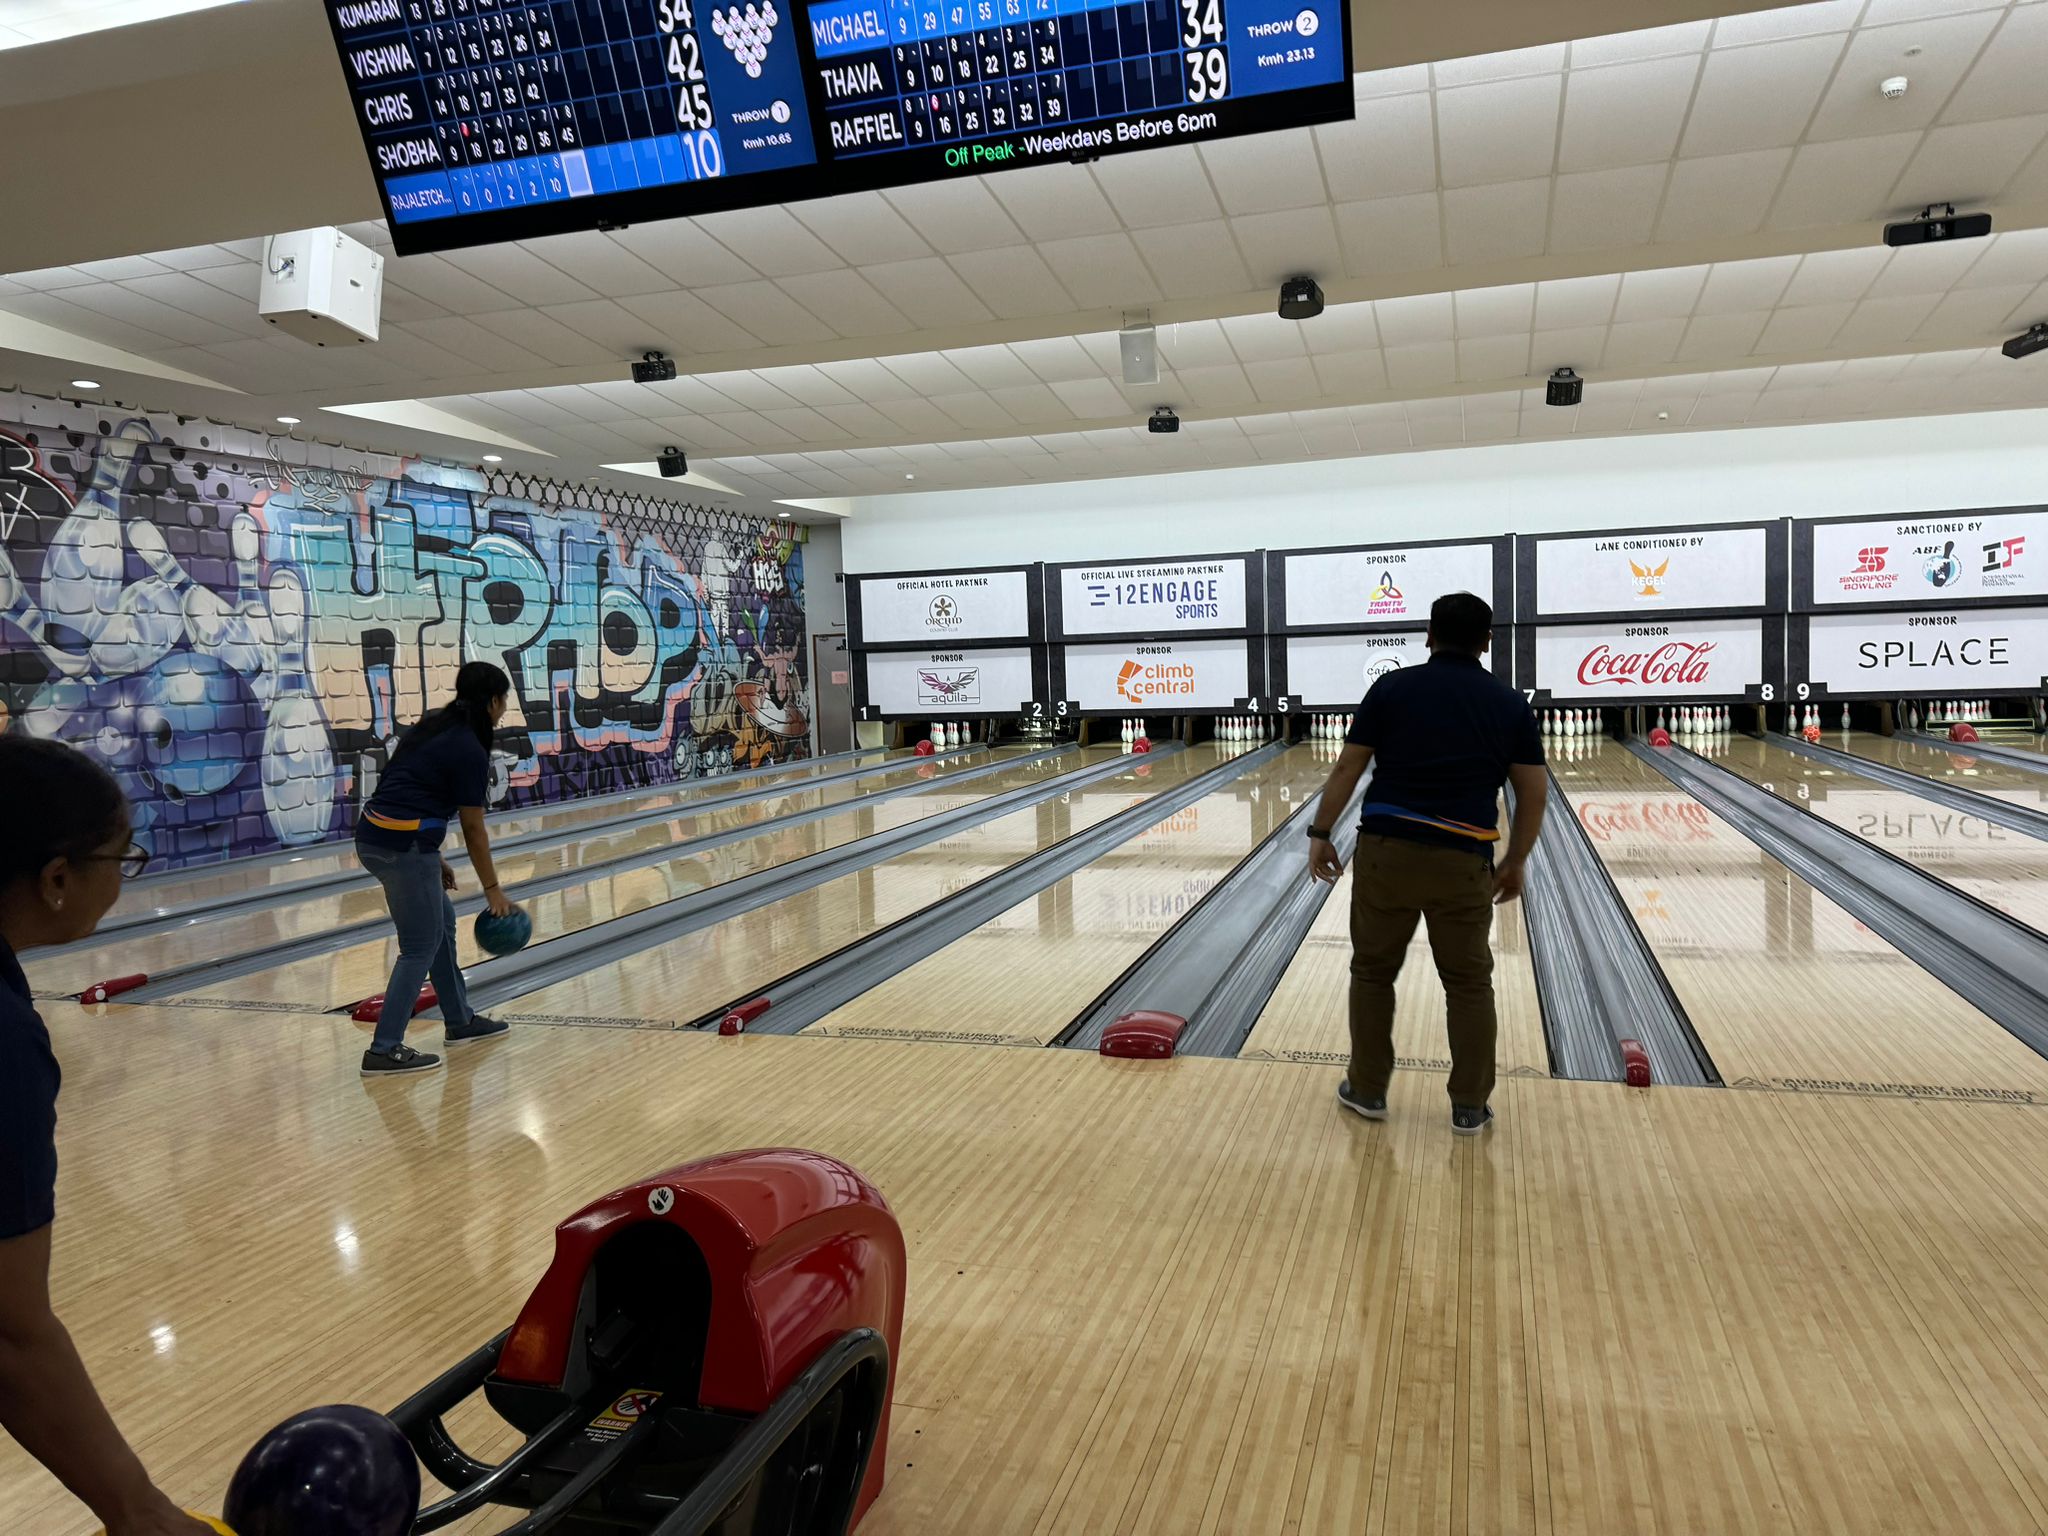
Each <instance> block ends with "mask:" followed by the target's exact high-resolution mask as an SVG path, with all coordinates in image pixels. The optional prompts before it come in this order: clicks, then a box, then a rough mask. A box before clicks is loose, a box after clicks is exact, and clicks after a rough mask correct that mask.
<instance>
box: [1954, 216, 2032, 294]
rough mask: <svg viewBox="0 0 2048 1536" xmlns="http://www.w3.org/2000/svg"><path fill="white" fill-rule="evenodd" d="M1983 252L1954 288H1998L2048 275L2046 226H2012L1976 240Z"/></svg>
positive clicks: (2030, 281)
mask: <svg viewBox="0 0 2048 1536" xmlns="http://www.w3.org/2000/svg"><path fill="white" fill-rule="evenodd" d="M1980 243H1981V245H1982V248H1983V254H1982V255H1981V256H1979V257H1978V259H1977V260H1976V261H1975V262H1974V263H1972V264H1971V267H1970V270H1969V271H1967V272H1965V273H1964V274H1963V275H1962V277H1961V278H1960V279H1958V280H1957V283H1956V286H1957V287H1958V288H1998V287H2003V286H2005V285H2007V284H2010V283H2034V282H2038V281H2040V280H2041V278H2043V277H2044V276H2048V229H2015V230H2008V231H2006V232H2005V233H2004V234H1998V235H1993V236H1992V237H1991V238H1990V239H1989V240H1985V241H1982V242H1980Z"/></svg>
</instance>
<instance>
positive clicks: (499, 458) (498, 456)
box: [484, 453, 505, 464]
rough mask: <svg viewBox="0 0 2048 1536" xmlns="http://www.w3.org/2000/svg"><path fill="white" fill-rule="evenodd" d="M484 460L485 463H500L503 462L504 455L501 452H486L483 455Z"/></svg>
mask: <svg viewBox="0 0 2048 1536" xmlns="http://www.w3.org/2000/svg"><path fill="white" fill-rule="evenodd" d="M484 462H485V463H486V464H502V463H504V462H505V455H503V454H502V453H487V454H485V455H484Z"/></svg>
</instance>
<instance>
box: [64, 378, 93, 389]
mask: <svg viewBox="0 0 2048 1536" xmlns="http://www.w3.org/2000/svg"><path fill="white" fill-rule="evenodd" d="M71 387H72V388H73V389H98V388H99V387H100V381H99V380H98V379H73V380H72V381H71Z"/></svg>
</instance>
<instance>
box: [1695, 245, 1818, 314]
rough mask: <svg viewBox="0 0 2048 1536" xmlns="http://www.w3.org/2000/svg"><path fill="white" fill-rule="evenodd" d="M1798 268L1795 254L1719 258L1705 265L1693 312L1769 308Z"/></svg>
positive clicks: (1722, 312) (1726, 312)
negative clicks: (1703, 284)
mask: <svg viewBox="0 0 2048 1536" xmlns="http://www.w3.org/2000/svg"><path fill="white" fill-rule="evenodd" d="M1798 270H1799V258H1798V257H1797V256H1767V257H1763V258H1760V259H1758V260H1755V261H1720V262H1716V263H1715V264H1714V265H1713V266H1712V267H1710V268H1708V269H1707V286H1706V287H1705V289H1704V290H1702V291H1701V293H1700V298H1699V302H1698V303H1697V304H1695V305H1694V306H1693V313H1694V314H1699V315H1732V314H1738V313H1740V312H1742V311H1744V310H1751V309H1758V310H1761V309H1769V308H1770V307H1771V306H1772V305H1774V304H1776V303H1777V302H1778V300H1779V297H1780V296H1781V295H1782V294H1783V293H1784V292H1785V289H1786V287H1787V285H1789V284H1790V283H1791V281H1792V274H1793V273H1794V272H1796V271H1798Z"/></svg>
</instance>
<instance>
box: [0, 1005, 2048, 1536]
mask: <svg viewBox="0 0 2048 1536" xmlns="http://www.w3.org/2000/svg"><path fill="white" fill-rule="evenodd" d="M53 1023H54V1024H55V1026H56V1037H57V1045H58V1049H59V1051H60V1053H61V1054H62V1056H63V1058H64V1062H65V1068H66V1082H65V1097H64V1115H63V1127H62V1132H61V1134H62V1139H63V1146H62V1152H63V1174H62V1179H61V1185H60V1191H59V1194H60V1209H61V1211H62V1212H63V1214H62V1216H61V1217H60V1219H59V1223H58V1242H57V1252H56V1291H57V1298H58V1304H59V1306H60V1308H61V1310H62V1312H63V1313H64V1315H65V1316H66V1317H67V1318H68V1320H69V1321H70V1324H71V1326H72V1328H73V1330H74V1331H75V1333H76V1335H77V1338H78V1341H79V1343H80V1346H81V1347H82V1349H83V1351H84V1354H85V1358H86V1360H87V1361H88V1363H89V1365H90V1367H91V1369H92V1370H93V1372H94V1374H95V1376H96V1377H97V1379H98V1380H99V1382H100V1384H101V1386H102V1387H103V1389H104V1390H105V1392H106V1393H107V1395H108V1397H109V1399H110V1400H111V1402H112V1404H113V1406H114V1409H115V1411H116V1414H117V1416H118V1417H119V1418H120V1420H121V1422H122V1423H123V1425H124V1426H125V1427H126V1428H127V1430H128V1431H129V1433H130V1434H131V1435H132V1436H133V1437H134V1439H135V1440H136V1442H137V1443H138V1445H139V1446H140V1448H141V1450H142V1452H143V1454H144V1456H145V1457H146V1459H147V1460H148V1462H149V1464H150V1465H151V1467H152V1468H153V1469H154V1470H155V1472H156V1473H157V1475H158V1476H159V1478H160V1479H161V1480H162V1481H163V1482H164V1483H165V1485H166V1486H167V1487H168V1488H169V1489H171V1490H172V1491H173V1492H174V1493H175V1494H177V1495H178V1496H180V1497H182V1498H185V1499H188V1500H190V1501H193V1502H195V1503H197V1504H201V1505H205V1506H210V1507H216V1508H217V1507H218V1505H219V1502H220V1500H221V1498H222V1495H223V1491H224V1487H225V1483H226V1480H227V1477H228V1475H229V1472H230V1471H231V1469H232V1467H233V1465H234V1462H235V1461H236V1459H237V1458H238V1457H239V1455H240V1454H241V1452H242V1450H243V1449H244V1448H245V1447H246V1445H247V1444H248V1442H249V1441H250V1440H251V1439H252V1438H253V1436H254V1435H255V1434H257V1433H258V1432H259V1431H260V1430H261V1429H262V1428H263V1427H264V1426H265V1425H267V1424H269V1423H271V1422H273V1421H275V1420H276V1419H278V1418H280V1417H282V1416H283V1415H285V1414H287V1413H289V1412H292V1411H294V1410H296V1409H299V1408H302V1407H305V1406H309V1405H311V1404H315V1403H320V1402H329V1401H337V1400H344V1401H360V1402H365V1403H369V1404H372V1405H376V1406H385V1407H388V1406H390V1405H391V1404H393V1403H395V1402H396V1401H397V1400H398V1399H399V1398H401V1397H402V1396H404V1395H405V1394H406V1393H407V1392H409V1391H410V1390H412V1389H413V1388H415V1387H417V1386H418V1385H420V1384H421V1383H422V1382H423V1381H424V1380H426V1379H427V1378H428V1377H429V1376H431V1375H432V1374H433V1373H434V1372H436V1371H438V1370H439V1369H441V1368H442V1367H443V1366H444V1365H446V1364H448V1363H450V1362H452V1361H454V1360H455V1359H456V1358H457V1357H458V1356H460V1355H461V1354H463V1353H464V1352H465V1351H466V1350H468V1349H469V1348H471V1347H473V1346H474V1345H475V1344H477V1343H479V1342H480V1341H482V1340H483V1339H484V1338H486V1337H487V1336H488V1335H489V1334H491V1333H492V1332H493V1331H494V1330H496V1329H497V1328H499V1327H501V1326H503V1325H504V1324H505V1323H506V1322H507V1321H509V1319H510V1318H511V1316H512V1314H513V1312H514V1311H515V1310H516V1308H517V1306H518V1305H519V1303H520V1301H521V1300H522V1299H523V1297H524V1295H525V1293H526V1291H527V1289H528V1288H529V1287H530V1285H531V1284H532V1282H533V1281H534V1280H535V1278H537V1276H538V1275H539V1273H540V1271H541V1269H542V1267H543V1265H544V1263H545V1261H546V1259H547V1256H548V1253H549V1251H550V1241H549V1237H550V1228H551V1226H552V1224H553V1223H554V1222H555V1221H556V1220H557V1219H559V1218H560V1217H562V1216H564V1215H566V1214H568V1213H569V1212H570V1211H571V1210H573V1209H575V1208H576V1207H577V1206H579V1205H581V1204H582V1203H584V1202H585V1201H586V1200H587V1199H589V1198H591V1197H592V1196H594V1195H595V1194H597V1193H599V1192H601V1191H603V1190H605V1189H607V1188H610V1187H612V1186H615V1185H617V1184H619V1183H622V1182H625V1181H626V1180H628V1179H630V1178H633V1177H636V1176H639V1175H642V1174H645V1173H648V1172H651V1171H654V1170H657V1169H659V1168H661V1167H664V1166H666V1165H668V1164H671V1163H674V1162H678V1161H681V1160H684V1159H688V1158H693V1157H697V1156H700V1155H703V1154H707V1153H711V1152H715V1151H720V1150H724V1149H729V1148H735V1147H743V1146H750V1145H764V1144H778V1143H782V1144H787V1143H797V1144H803V1145H808V1146H812V1147H816V1148H819V1149H821V1150H824V1151H827V1152H830V1153H833V1154H835V1155H837V1156H840V1157H843V1158H845V1159H847V1160H848V1161H850V1162H851V1163H853V1164H854V1165H855V1166H857V1167H859V1168H861V1169H862V1170H863V1171H865V1172H866V1173H867V1174H868V1175H869V1176H870V1177H872V1178H873V1179H874V1180H875V1181H876V1182H877V1183H878V1184H879V1185H880V1187H881V1188H882V1189H883V1190H884V1191H885V1192H886V1193H887V1195H888V1197H889V1199H890V1200H891V1201H892V1203H893V1205H894V1207H895V1209H896V1211H897V1213H898V1215H899V1217H900V1219H901V1221H902V1223H903V1227H904V1230H905V1234H906V1237H907V1239H908V1241H909V1245H910V1253H911V1259H912V1263H911V1274H910V1293H909V1316H908V1325H907V1332H906V1337H905V1341H904V1353H903V1357H902V1370H901V1375H900V1379H899V1383H898V1387H897V1393H896V1412H895V1422H894V1438H893V1439H892V1441H891V1443H890V1446H889V1451H888V1456H889V1461H888V1466H889V1473H888V1478H889V1485H888V1490H887V1492H886V1493H885V1495H884V1497H883V1500H882V1502H881V1503H880V1504H879V1505H878V1506H877V1508H876V1510H875V1512H874V1514H873V1516H872V1517H871V1518H870V1520H869V1521H868V1522H867V1523H866V1525H865V1526H864V1527H863V1532H864V1536H912V1533H915V1536H940V1533H956V1532H957V1533H963V1536H997V1533H1011V1532H1015V1533H1044V1536H1053V1533H1068V1532H1085V1533H1091V1536H1092V1533H1105V1536H1107V1533H1124V1532H1129V1533H1137V1532H1148V1533H1164V1536H1197V1533H1211V1532H1214V1533H1227V1536H1266V1533H1282V1532H1304V1533H1337V1532H1374V1533H1380V1532H1388V1533H1392V1532H1402V1533H1406V1532H1429V1533H1449V1536H1463V1533H1476V1532H1486V1533H1514V1536H1521V1533H1568V1532H1569V1533H1597V1536H1606V1533H1613V1536H1647V1533H1671V1536H1698V1533H1723V1532H1745V1533H1746V1532H1780V1531H1784V1532H1813V1533H1823V1532H1826V1533H1835V1532H1853V1533H1857V1536H1884V1533H1900V1536H1904V1533H1931V1532H1944V1533H1945V1532H1963V1531H1968V1532H1985V1533H1994V1532H1995V1533H1999V1536H2015V1533H2024V1532H2041V1531H2044V1530H2048V1377H2044V1375H2043V1374H2042V1370H2041V1360H2042V1358H2043V1349H2044V1344H2048V1214H2044V1210H2043V1206H2042V1202H2041V1200H2040V1198H2039V1188H2040V1184H2039V1178H2040V1168H2041V1159H2040V1151H2039V1144H2040V1137H2041V1135H2042V1131H2043V1128H2044V1126H2048V1119H2044V1113H2048V1110H2044V1107H2043V1106H2042V1104H2041V1103H2039V1102H2037V1103H2036V1104H2035V1105H2033V1106H2020V1105H2010V1104H1993V1103H1951V1102H1921V1101H1914V1100H1911V1099H1907V1098H1903V1097H1885V1096H1855V1095H1834V1094H1793V1093H1784V1092H1774V1091H1746V1092H1745V1091H1737V1090H1682V1089H1668V1088H1665V1089H1654V1090H1650V1091H1648V1092H1646V1093H1637V1092H1631V1091H1629V1090H1625V1089H1621V1088H1617V1087H1612V1086H1607V1085H1595V1084H1578V1083H1569V1082H1562V1081H1550V1080H1544V1079H1535V1078H1507V1079H1504V1080H1503V1082H1502V1084H1501V1088H1500V1092H1499V1094H1498V1096H1497V1098H1496V1101H1495V1102H1496V1106H1497V1108H1498V1109H1499V1111H1500V1114H1501V1119H1500V1123H1499V1125H1498V1126H1497V1127H1496V1128H1495V1129H1494V1130H1493V1131H1492V1132H1491V1133H1489V1134H1488V1135H1487V1136H1486V1137H1484V1138H1481V1139H1478V1140H1476V1141H1460V1140H1456V1139H1454V1138H1452V1137H1451V1136H1450V1135H1449V1134H1448V1130H1447V1127H1446V1123H1445V1115H1444V1113H1443V1107H1442V1101H1441V1097H1440V1094H1439V1091H1438V1087H1437V1084H1436V1083H1435V1081H1434V1080H1433V1078H1432V1077H1431V1076H1430V1075H1428V1074H1424V1073H1402V1074H1400V1075H1398V1076H1397V1078H1396V1080H1395V1085H1394V1091H1393V1095H1392V1104H1393V1111H1394V1117H1393V1119H1392V1120H1391V1121H1390V1122H1388V1123H1386V1124H1384V1125H1377V1126H1375V1125H1368V1124H1366V1123H1364V1122H1362V1121H1359V1120H1357V1119H1355V1118H1353V1117H1351V1116H1349V1115H1345V1114H1342V1113H1341V1112H1340V1111H1339V1110H1338V1109H1337V1108H1336V1107H1335V1105H1334V1104H1333V1103H1332V1102H1331V1091H1330V1090H1331V1074H1330V1072H1329V1070H1328V1069H1327V1068H1325V1067H1320V1066H1312V1065H1304V1064H1296V1063H1289V1062H1248V1061H1217V1060H1201V1059H1185V1060H1180V1061H1175V1062H1167V1063H1115V1062H1109V1061H1105V1060H1102V1059H1100V1058H1097V1057H1094V1056H1089V1055H1086V1054H1082V1053H1078V1052H1069V1051H1043V1050H1028V1049H1016V1048H999V1047H972V1046H960V1045H946V1044H934V1043H920V1042H904V1041H879V1040H847V1039H832V1038H797V1039H778V1038H773V1037H765V1036H764V1037H755V1036H747V1037H741V1038H738V1039H731V1040H719V1039H717V1038H715V1037H710V1038H707V1037H703V1036H697V1035H676V1034H651V1033H647V1032H644V1031H635V1030H571V1029H537V1028H536V1029H527V1030H524V1031H522V1032H521V1033H519V1034H518V1035H516V1036H515V1037H514V1038H512V1039H510V1040H507V1041H505V1042H502V1043H500V1044H497V1045H493V1046H490V1047H487V1048H485V1049H484V1050H483V1051H481V1052H477V1053H472V1054H470V1055H468V1056H467V1057H465V1058H462V1059H460V1060H459V1061H458V1062H457V1063H456V1064H455V1065H453V1066H452V1067H451V1068H450V1069H449V1070H448V1071H446V1072H445V1073H443V1074H439V1075H436V1076H432V1077H426V1078H417V1079H408V1080H402V1081H399V1082H381V1083H374V1084H365V1083H363V1082H362V1081H360V1080H359V1079H358V1078H357V1077H355V1075H354V1073H353V1058H354V1053H355V1051H356V1050H357V1049H358V1048H359V1047H360V1045H361V1043H362V1031H361V1030H359V1029H357V1028H355V1027H353V1026H351V1025H348V1024H347V1023H345V1022H343V1021H340V1020H328V1019H315V1018H290V1019H284V1018H279V1017H276V1016H269V1015H262V1016H251V1015H248V1014H242V1013H208V1012H205V1011H201V1010H195V1009H154V1010H152V1009H143V1008H134V1009H125V1008H124V1009H115V1010H112V1011H111V1012H110V1013H109V1014H108V1015H106V1016H105V1017H102V1018H86V1017H84V1016H82V1015H66V1014H59V1015H57V1016H55V1018H54V1019H53ZM0 1509H4V1510H6V1511H7V1512H8V1519H7V1522H6V1526H7V1529H8V1530H10V1531H20V1532H32V1533H36V1536H82V1533H84V1532H86V1531H87V1530H89V1529H90V1528H91V1522H90V1520H89V1519H87V1518H86V1517H85V1516H84V1514H83V1512H82V1511H81V1510H80V1509H79V1508H78V1507H77V1506H75V1505H74V1504H72V1503H71V1502H70V1501H69V1500H68V1498H67V1497H66V1496H65V1495H64V1494H63V1493H62V1492H61V1490H59V1489H57V1488H56V1487H55V1485H54V1484H53V1483H51V1482H50V1480H49V1479H48V1478H47V1477H46V1476H45V1475H44V1474H43V1473H42V1472H41V1471H40V1470H39V1469H37V1468H35V1467H33V1466H32V1465H31V1464H28V1463H26V1462H25V1460H24V1459H23V1458H22V1456H21V1455H20V1454H19V1452H17V1451H16V1450H15V1449H14V1448H13V1447H12V1445H11V1444H6V1443H0ZM498 1523H502V1521H500V1522H498ZM489 1524H490V1523H489V1522H481V1521H479V1522H472V1523H471V1524H470V1525H468V1526H466V1527H464V1529H469V1530H478V1529H488V1528H489Z"/></svg>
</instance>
